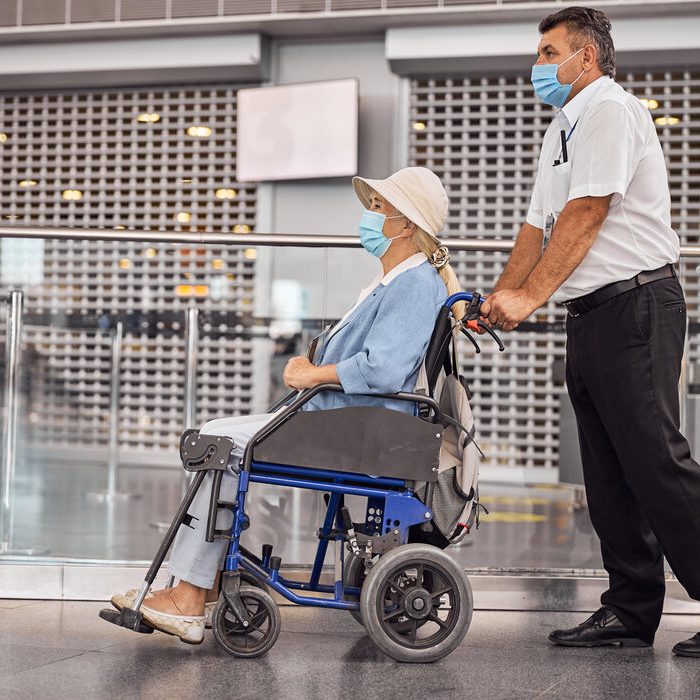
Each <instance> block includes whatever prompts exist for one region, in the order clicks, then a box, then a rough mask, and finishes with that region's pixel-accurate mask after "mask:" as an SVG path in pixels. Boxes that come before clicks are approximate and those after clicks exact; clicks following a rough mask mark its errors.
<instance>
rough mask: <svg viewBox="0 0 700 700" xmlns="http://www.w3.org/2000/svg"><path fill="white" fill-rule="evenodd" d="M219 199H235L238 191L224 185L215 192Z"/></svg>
mask: <svg viewBox="0 0 700 700" xmlns="http://www.w3.org/2000/svg"><path fill="white" fill-rule="evenodd" d="M215 194H216V198H217V199H235V198H236V195H237V194H238V192H236V190H232V189H230V188H225V187H222V188H220V189H218V190H216V192H215Z"/></svg>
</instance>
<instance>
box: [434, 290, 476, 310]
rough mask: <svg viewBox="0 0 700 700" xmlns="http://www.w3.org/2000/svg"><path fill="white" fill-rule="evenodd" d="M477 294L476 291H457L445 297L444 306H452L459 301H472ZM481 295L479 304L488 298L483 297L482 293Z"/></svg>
mask: <svg viewBox="0 0 700 700" xmlns="http://www.w3.org/2000/svg"><path fill="white" fill-rule="evenodd" d="M475 296H477V293H476V292H457V293H456V294H452V295H450V296H449V297H447V299H445V303H444V304H443V306H446V307H447V308H448V309H450V308H452V306H454V305H455V304H456V303H457V302H458V301H471V300H472V299H473V298H474V297H475ZM478 296H479V304H483V303H484V302H485V301H486V299H484V297H482V296H481V295H480V294H479V295H478Z"/></svg>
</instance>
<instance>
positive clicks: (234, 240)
mask: <svg viewBox="0 0 700 700" xmlns="http://www.w3.org/2000/svg"><path fill="white" fill-rule="evenodd" d="M0 238H41V239H54V240H70V241H83V240H92V241H119V242H121V243H124V242H128V243H173V244H176V243H184V244H194V245H227V246H228V245H230V246H249V247H253V246H289V247H294V246H296V247H300V248H358V247H359V246H360V240H359V238H357V236H347V235H337V236H329V235H327V234H298V233H217V232H215V231H134V230H128V229H124V230H121V231H118V232H115V231H114V230H112V229H101V228H50V227H42V226H0ZM442 243H443V244H444V245H446V246H447V247H448V248H449V249H450V250H452V251H457V250H468V251H483V252H503V253H507V252H509V251H510V250H512V249H513V243H514V241H513V240H502V239H498V240H494V239H492V238H444V239H443V240H442ZM681 257H684V258H700V245H684V246H681Z"/></svg>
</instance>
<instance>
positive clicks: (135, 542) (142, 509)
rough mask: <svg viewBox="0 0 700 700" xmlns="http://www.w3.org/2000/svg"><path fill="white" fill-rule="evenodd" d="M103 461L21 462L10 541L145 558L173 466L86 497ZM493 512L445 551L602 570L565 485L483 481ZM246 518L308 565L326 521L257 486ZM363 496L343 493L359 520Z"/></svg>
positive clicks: (484, 560) (310, 496)
mask: <svg viewBox="0 0 700 700" xmlns="http://www.w3.org/2000/svg"><path fill="white" fill-rule="evenodd" d="M106 478H107V475H106V468H105V467H104V466H85V465H83V466H77V465H71V464H67V463H65V462H61V463H59V462H53V463H43V464H40V465H39V464H25V465H20V468H19V469H18V474H17V484H16V489H15V510H14V533H15V536H14V544H15V545H16V546H18V547H45V548H47V549H48V550H50V556H51V557H66V558H86V559H107V560H119V561H123V560H137V561H145V560H148V559H150V558H151V557H152V556H153V553H154V552H155V550H156V548H157V546H158V543H159V541H160V539H161V537H162V533H161V532H159V531H158V530H157V529H155V528H153V527H151V525H150V524H151V523H152V522H153V521H158V520H160V521H162V520H168V519H169V518H170V517H171V515H172V513H173V512H174V510H175V508H176V506H177V504H178V502H179V499H180V472H179V470H177V469H173V470H172V471H171V470H166V469H154V468H138V469H137V468H124V469H122V470H121V473H120V481H119V488H120V490H123V491H127V492H133V493H138V494H140V495H141V497H140V498H139V499H138V500H131V501H123V502H122V501H119V502H116V503H114V504H111V505H107V504H104V503H97V502H94V501H91V500H88V499H86V497H85V493H86V492H90V491H99V490H102V489H104V487H105V485H106ZM481 490H482V501H483V503H484V505H485V506H486V507H487V508H488V509H489V511H490V515H488V516H485V517H483V519H482V522H481V527H480V528H479V530H478V532H475V533H474V534H473V535H471V536H470V537H468V538H467V541H466V543H465V544H463V545H460V546H457V547H453V548H451V550H450V551H451V554H452V555H453V556H455V557H456V558H457V559H458V560H459V561H460V563H462V564H463V565H464V566H465V567H468V568H482V567H504V568H509V569H530V568H537V569H539V568H564V569H570V568H576V569H599V568H601V561H600V554H599V549H598V542H597V539H596V537H595V534H594V533H593V530H592V527H591V524H590V520H589V518H588V512H587V510H586V509H585V507H584V508H578V507H577V506H576V504H575V502H576V492H575V490H574V489H572V488H570V487H561V486H544V485H543V486H541V487H522V486H503V485H495V484H488V483H485V484H482V487H481ZM249 504H250V515H251V521H252V526H251V528H250V530H248V532H247V533H246V534H245V544H247V545H248V546H249V547H250V548H252V549H253V550H254V551H256V550H257V549H258V548H259V547H260V545H261V544H262V543H263V542H270V543H272V544H273V545H275V550H276V553H279V554H280V555H281V556H283V559H284V562H285V564H304V563H309V562H310V561H311V559H312V556H313V552H314V551H315V546H316V542H317V541H316V540H315V535H314V533H315V531H316V528H317V527H318V526H319V525H320V522H321V519H322V509H323V502H322V497H321V495H320V494H319V493H314V492H310V491H299V490H295V489H282V488H279V487H272V486H264V485H260V484H253V486H252V488H251V492H250V498H249ZM361 504H362V502H361V500H359V499H358V500H357V501H356V502H355V503H353V502H352V500H350V501H349V505H350V507H351V510H352V511H353V515H354V516H355V519H357V520H360V519H361V517H362V505H361Z"/></svg>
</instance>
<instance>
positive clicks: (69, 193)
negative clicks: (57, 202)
mask: <svg viewBox="0 0 700 700" xmlns="http://www.w3.org/2000/svg"><path fill="white" fill-rule="evenodd" d="M61 197H63V199H65V200H67V201H69V202H77V201H78V200H80V199H82V198H83V193H82V192H81V191H80V190H63V192H61Z"/></svg>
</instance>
